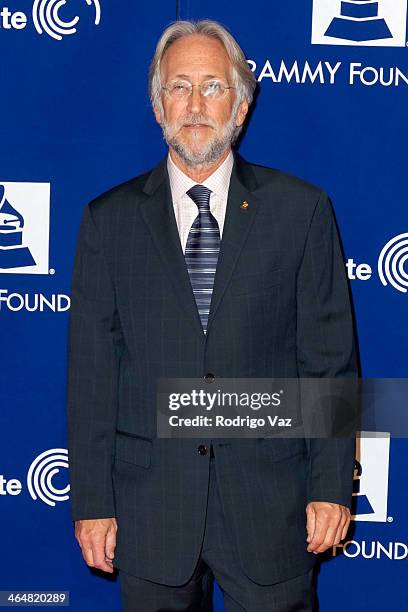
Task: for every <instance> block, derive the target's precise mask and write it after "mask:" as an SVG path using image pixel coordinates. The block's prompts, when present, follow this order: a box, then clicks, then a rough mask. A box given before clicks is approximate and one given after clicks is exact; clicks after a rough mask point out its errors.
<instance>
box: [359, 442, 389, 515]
mask: <svg viewBox="0 0 408 612" xmlns="http://www.w3.org/2000/svg"><path fill="white" fill-rule="evenodd" d="M389 455H390V434H389V433H386V432H381V433H380V432H377V433H374V432H364V431H362V432H360V434H359V435H358V436H357V453H356V462H355V469H354V483H353V496H352V506H351V514H352V518H353V519H354V520H355V521H370V522H380V523H385V522H386V521H387V502H388V466H389Z"/></svg>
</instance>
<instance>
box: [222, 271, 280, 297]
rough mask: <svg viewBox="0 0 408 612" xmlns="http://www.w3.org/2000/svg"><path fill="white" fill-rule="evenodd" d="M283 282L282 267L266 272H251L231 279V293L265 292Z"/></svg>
mask: <svg viewBox="0 0 408 612" xmlns="http://www.w3.org/2000/svg"><path fill="white" fill-rule="evenodd" d="M280 282H281V270H280V268H274V269H273V270H268V271H265V272H251V273H248V274H242V275H240V276H236V277H234V278H233V279H232V281H231V287H230V289H231V293H232V294H233V295H248V294H252V293H265V292H268V290H269V289H271V288H272V287H276V286H277V285H279V284H280Z"/></svg>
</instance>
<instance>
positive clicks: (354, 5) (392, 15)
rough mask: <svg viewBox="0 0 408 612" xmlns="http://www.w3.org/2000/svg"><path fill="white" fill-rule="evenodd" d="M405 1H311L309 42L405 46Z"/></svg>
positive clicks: (317, 43)
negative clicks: (310, 37)
mask: <svg viewBox="0 0 408 612" xmlns="http://www.w3.org/2000/svg"><path fill="white" fill-rule="evenodd" d="M406 19H407V0H313V17H312V44H314V45H356V46H358V45H360V46H382V47H405V45H406V29H407V28H406Z"/></svg>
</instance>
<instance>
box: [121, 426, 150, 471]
mask: <svg viewBox="0 0 408 612" xmlns="http://www.w3.org/2000/svg"><path fill="white" fill-rule="evenodd" d="M151 456H152V441H151V440H148V439H147V438H139V437H138V436H136V435H133V434H130V433H127V432H122V431H120V430H116V439H115V458H116V460H119V461H125V462H126V463H133V464H134V465H138V466H140V467H144V468H148V467H150V463H151Z"/></svg>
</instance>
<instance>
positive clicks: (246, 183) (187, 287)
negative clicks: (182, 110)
mask: <svg viewBox="0 0 408 612" xmlns="http://www.w3.org/2000/svg"><path fill="white" fill-rule="evenodd" d="M256 186H257V184H256V180H255V176H254V174H253V171H252V169H251V167H250V165H249V164H248V163H247V162H245V161H244V160H243V159H242V158H241V157H240V156H239V155H238V154H237V153H234V165H233V169H232V173H231V181H230V187H229V192H228V201H227V208H226V213H225V221H224V229H223V235H222V240H221V247H220V253H219V257H218V263H217V271H216V274H215V280H214V290H213V295H212V300H211V307H210V314H209V319H208V325H207V334H206V336H205V335H204V333H203V329H202V326H201V321H200V316H199V314H198V310H197V305H196V302H195V299H194V294H193V291H192V288H191V283H190V277H189V274H188V270H187V266H186V263H185V259H184V254H183V250H182V247H181V242H180V237H179V233H178V228H177V222H176V218H175V215H174V208H173V202H172V198H171V192H170V182H169V177H168V172H167V156H166V157H165V158H164V159H163V160H162V161H161V162H160V164H159V165H158V166H156V167H155V168H154V169H153V171H152V172H151V173H150V175H149V177H148V179H147V181H146V184H145V186H144V192H145V193H146V194H147V196H148V197H147V198H146V199H145V200H144V201H143V202H142V204H141V206H140V209H141V213H142V216H143V218H144V221H145V222H146V224H147V226H148V228H149V230H150V233H151V235H152V238H153V241H154V243H155V245H156V247H157V249H158V251H159V253H160V256H161V259H162V262H163V266H164V268H165V270H166V274H167V275H168V277H169V278H170V280H171V282H172V285H173V287H174V291H175V294H176V296H177V299H178V300H179V303H180V307H181V308H182V310H183V311H184V312H185V314H186V318H187V320H188V321H189V322H190V324H191V325H192V327H193V328H194V330H195V331H196V332H197V333H199V334H200V336H201V337H202V339H203V341H205V339H206V337H207V338H208V334H209V330H210V328H211V323H212V321H213V320H214V316H215V313H216V311H217V309H218V307H219V305H220V303H221V300H222V297H223V295H224V293H225V290H226V288H227V286H228V283H229V281H230V278H231V276H232V273H233V270H234V267H235V265H236V262H237V260H238V257H239V254H240V252H241V250H242V247H243V245H244V243H245V240H246V237H247V236H248V233H249V231H250V228H251V226H252V223H253V220H254V218H255V214H256V210H257V207H258V204H259V200H257V198H256V197H255V196H254V195H253V194H252V191H253V190H254V189H255V188H256ZM243 202H247V203H248V204H249V205H248V207H247V208H242V207H241V204H242V203H243Z"/></svg>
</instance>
